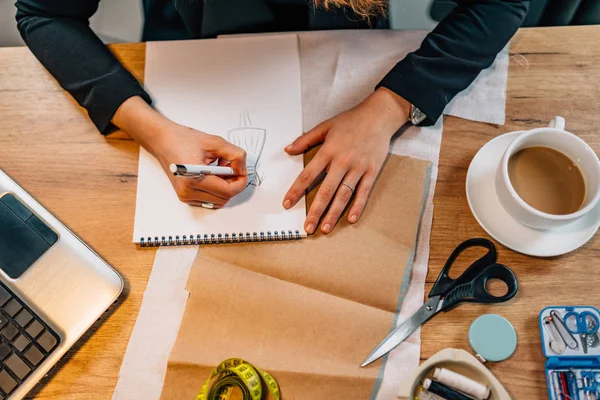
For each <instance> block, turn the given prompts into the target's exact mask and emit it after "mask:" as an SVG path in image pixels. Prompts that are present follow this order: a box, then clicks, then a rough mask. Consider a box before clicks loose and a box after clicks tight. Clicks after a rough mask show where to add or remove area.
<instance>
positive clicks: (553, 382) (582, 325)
mask: <svg viewBox="0 0 600 400" xmlns="http://www.w3.org/2000/svg"><path fill="white" fill-rule="evenodd" d="M539 324H540V335H541V337H542V352H543V353H544V356H545V357H546V358H547V361H546V365H545V371H546V381H547V384H548V396H549V398H550V400H599V399H600V332H599V328H600V311H599V310H598V309H597V308H595V307H592V306H551V307H546V308H544V309H543V310H542V311H541V312H540V316H539Z"/></svg>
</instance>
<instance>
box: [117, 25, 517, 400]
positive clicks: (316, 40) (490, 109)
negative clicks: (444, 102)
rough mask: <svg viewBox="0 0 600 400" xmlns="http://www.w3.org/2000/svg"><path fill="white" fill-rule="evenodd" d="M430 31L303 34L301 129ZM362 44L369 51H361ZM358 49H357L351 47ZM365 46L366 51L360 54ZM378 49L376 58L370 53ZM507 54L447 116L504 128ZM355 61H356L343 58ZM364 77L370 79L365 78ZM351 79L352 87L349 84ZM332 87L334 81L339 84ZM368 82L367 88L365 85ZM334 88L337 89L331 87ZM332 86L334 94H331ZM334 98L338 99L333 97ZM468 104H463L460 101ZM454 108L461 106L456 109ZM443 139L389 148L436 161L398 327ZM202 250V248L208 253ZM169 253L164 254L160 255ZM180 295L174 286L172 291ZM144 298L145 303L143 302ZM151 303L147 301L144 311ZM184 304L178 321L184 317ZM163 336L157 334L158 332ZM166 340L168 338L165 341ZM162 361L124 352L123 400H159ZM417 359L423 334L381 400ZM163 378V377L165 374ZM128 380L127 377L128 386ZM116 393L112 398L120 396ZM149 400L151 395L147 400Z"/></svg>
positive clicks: (425, 135)
mask: <svg viewBox="0 0 600 400" xmlns="http://www.w3.org/2000/svg"><path fill="white" fill-rule="evenodd" d="M426 34H427V32H425V31H378V32H371V31H362V32H360V34H359V33H356V34H355V33H353V32H351V31H343V32H339V33H338V32H332V31H328V32H303V33H300V34H299V35H298V36H299V41H300V62H301V72H302V96H303V101H302V104H303V117H304V118H303V120H304V130H305V131H306V130H308V129H310V128H312V127H314V126H315V125H316V124H318V123H319V122H321V121H322V120H324V119H327V118H330V117H332V116H334V115H335V113H336V110H342V109H344V107H347V106H353V105H356V104H358V102H360V101H361V100H362V98H364V97H365V96H366V95H368V94H369V93H370V92H371V90H372V88H373V87H374V86H375V84H376V83H377V82H378V81H379V80H380V79H381V77H383V75H384V74H385V73H386V72H387V71H386V70H385V68H381V67H380V69H379V71H380V74H381V76H375V74H372V73H370V72H369V70H368V65H370V64H371V63H373V62H378V63H387V65H388V66H389V67H391V66H393V65H394V64H395V62H397V61H398V60H400V59H402V58H403V57H404V56H405V55H406V54H408V53H409V52H410V51H412V50H414V49H416V48H418V46H419V45H420V42H421V40H422V39H423V38H424V37H425V35H426ZM360 35H367V36H365V39H364V40H363V41H360V42H357V40H359V39H360V38H359V36H360ZM364 41H367V42H368V45H367V46H365V45H364ZM352 43H354V45H353V46H352V45H351V44H352ZM359 45H361V46H362V47H359ZM371 48H373V50H372V51H371V50H370V49H371ZM378 49H382V50H381V51H383V53H382V54H377V52H378V51H380V50H378ZM507 50H508V47H507V49H505V50H504V51H502V52H501V53H500V54H499V55H498V57H497V58H496V61H495V63H494V64H493V65H492V66H491V67H490V68H488V69H487V70H485V71H482V73H481V74H480V75H479V77H478V78H477V79H476V80H475V81H474V82H473V83H472V84H471V86H470V87H469V89H467V91H465V92H464V93H465V95H464V96H463V95H462V94H459V95H458V96H457V97H456V98H455V99H454V100H453V102H451V103H450V104H449V105H448V107H447V108H446V110H445V113H446V114H448V115H455V116H458V117H462V118H467V119H473V120H477V121H482V122H489V123H496V124H502V123H504V119H505V106H506V104H505V103H506V84H507V81H508V52H507ZM364 52H368V55H369V56H372V58H368V57H366V56H363V57H358V56H356V53H358V54H359V55H360V54H361V53H364ZM347 54H351V55H352V56H346V55H347ZM355 68H356V70H357V71H359V70H360V71H363V73H362V74H360V75H359V74H353V73H352V71H353V69H355ZM364 71H366V72H364ZM350 78H352V79H353V80H354V81H355V83H353V84H350V85H348V81H349V80H350ZM334 81H335V82H334ZM361 81H366V83H360V82H361ZM334 83H335V84H334ZM334 86H336V88H335V89H334ZM333 90H335V92H336V93H338V94H341V96H342V97H341V98H338V97H335V96H334V95H333V94H330V93H329V92H330V91H333ZM332 93H333V92H332ZM471 96H477V99H478V100H477V101H470V100H468V99H471ZM463 98H464V99H466V100H465V101H461V100H460V99H463ZM453 105H456V107H453ZM441 140H442V119H440V120H439V121H438V123H437V124H436V126H433V127H427V128H420V127H414V126H411V127H409V128H408V129H407V130H406V131H405V132H404V133H403V134H402V135H401V136H400V137H396V138H395V139H394V142H393V144H392V146H391V152H392V153H394V154H401V155H406V156H411V157H415V158H419V159H423V160H428V161H431V162H432V167H431V181H430V190H429V192H428V198H427V200H426V204H425V210H424V212H423V216H422V218H421V224H420V229H419V239H418V243H417V248H416V255H415V259H414V264H413V268H412V277H411V279H410V280H405V281H404V282H403V284H404V285H405V286H406V287H407V291H406V296H405V297H404V300H403V302H402V308H401V310H400V313H399V315H398V317H397V322H396V323H397V324H400V323H401V322H403V321H404V320H405V319H406V318H408V317H409V316H410V315H411V314H412V313H413V312H414V311H416V310H417V309H418V308H419V307H421V306H422V305H423V298H424V284H425V278H426V275H427V264H428V260H429V237H430V232H431V224H432V220H433V197H434V191H435V183H436V178H437V166H438V158H439V152H440V145H441ZM204 249H205V248H203V250H204ZM169 250H170V249H167V248H163V249H159V250H158V253H157V257H158V255H160V254H161V252H165V251H169ZM175 271H178V272H180V273H181V274H182V277H183V278H182V279H183V280H184V281H185V280H186V279H187V277H188V275H187V272H183V271H182V270H181V271H180V270H179V269H175ZM153 282H158V283H160V284H163V285H168V283H163V282H160V281H159V280H158V278H156V276H155V275H154V274H152V275H151V276H150V281H149V284H148V289H147V293H146V296H147V297H148V299H151V298H152V297H153V294H157V293H159V292H158V290H157V285H153V284H152V283H153ZM174 289H175V287H174ZM177 289H179V290H184V287H183V284H182V285H181V286H177ZM146 296H145V299H146ZM148 301H149V300H144V304H143V305H142V307H144V305H145V304H146V303H147V302H148ZM184 307H185V304H182V305H181V309H180V314H181V315H183V308H184ZM153 322H154V320H153V318H152V316H151V315H150V314H149V313H142V312H140V315H139V317H138V320H137V322H136V327H137V326H138V325H143V326H149V324H151V323H153ZM157 335H159V332H157ZM149 340H150V339H149V338H147V337H143V336H140V335H132V337H131V340H130V344H129V346H130V347H131V346H137V345H138V343H139V342H142V341H149ZM163 340H165V341H169V340H170V339H169V337H168V335H165V338H164V339H163ZM160 349H161V350H162V351H163V353H161V354H156V355H153V354H148V355H146V356H144V357H141V356H140V357H139V358H136V359H133V357H132V355H131V353H130V352H129V350H128V352H127V354H126V356H125V360H124V362H123V366H122V368H121V373H120V378H119V383H118V388H119V389H120V390H119V392H120V393H126V394H127V395H126V396H124V397H119V399H131V400H136V399H140V400H142V399H143V400H152V399H158V398H159V396H160V389H161V388H162V385H163V382H162V380H161V381H160V382H157V383H156V385H153V386H152V388H154V387H157V388H158V389H157V390H158V391H157V392H152V391H146V392H145V393H147V395H146V396H140V395H138V393H139V392H138V388H139V387H142V386H144V384H143V383H141V382H143V381H144V379H143V373H142V372H143V371H144V369H143V366H142V365H143V364H144V363H152V365H156V366H157V368H158V369H159V370H162V371H165V370H166V362H167V358H168V356H169V354H170V352H171V348H168V349H166V348H164V346H161V347H160ZM419 357H420V334H419V331H417V332H415V334H413V335H412V336H411V339H410V340H409V341H405V342H404V343H402V345H400V346H399V347H397V348H396V349H395V350H393V351H392V352H390V353H389V354H388V358H387V362H386V365H385V370H384V372H383V374H382V377H383V379H382V380H381V382H380V388H379V392H378V395H377V397H376V399H377V400H389V399H392V398H395V396H396V394H397V392H398V387H399V385H400V383H401V380H402V377H403V376H405V375H406V374H407V373H408V372H409V371H411V370H412V369H413V368H416V367H417V366H418V365H419ZM163 376H164V374H163ZM124 377H127V379H125V382H123V381H124ZM116 394H117V393H115V397H114V398H117V397H116ZM150 394H151V396H150Z"/></svg>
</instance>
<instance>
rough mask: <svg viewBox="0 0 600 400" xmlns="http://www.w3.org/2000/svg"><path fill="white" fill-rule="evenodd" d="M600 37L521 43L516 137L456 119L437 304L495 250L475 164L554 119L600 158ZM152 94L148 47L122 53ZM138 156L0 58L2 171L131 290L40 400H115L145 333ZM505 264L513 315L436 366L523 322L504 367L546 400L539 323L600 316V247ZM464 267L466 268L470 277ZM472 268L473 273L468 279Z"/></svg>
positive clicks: (430, 342) (450, 336)
mask: <svg viewBox="0 0 600 400" xmlns="http://www.w3.org/2000/svg"><path fill="white" fill-rule="evenodd" d="M599 42H600V26H598V27H566V28H535V29H522V30H520V31H519V32H518V33H517V35H516V36H515V37H514V39H513V40H512V45H511V62H510V69H509V83H508V89H507V92H508V100H507V120H506V125H504V126H497V125H492V124H484V123H477V122H472V121H465V120H463V119H459V118H454V117H445V121H444V140H443V142H442V150H441V156H440V168H439V176H438V184H437V188H436V193H435V214H434V221H433V231H432V236H431V256H430V269H429V275H428V280H427V282H428V283H427V287H426V291H428V290H429V288H430V287H431V285H432V284H433V282H434V280H435V278H436V277H437V275H438V274H439V271H440V268H441V266H442V265H443V263H444V261H445V260H446V258H447V257H448V255H449V253H450V252H451V250H452V249H453V248H454V247H455V246H456V245H457V244H458V243H459V242H460V241H462V240H463V239H467V238H470V237H476V236H487V235H486V234H485V232H484V231H483V230H482V229H481V228H480V227H479V225H477V223H476V222H475V219H474V218H473V216H472V215H471V213H470V211H469V208H468V205H467V200H466V198H465V178H466V173H467V168H468V165H469V162H470V160H471V158H472V157H473V156H474V155H475V153H476V152H477V150H478V149H479V148H480V147H481V146H482V145H483V144H484V143H485V142H487V141H488V140H490V139H491V138H493V137H495V136H497V135H500V134H503V133H505V132H509V131H513V130H519V129H529V128H534V127H540V126H545V125H546V124H547V123H548V121H549V120H550V119H551V118H552V117H553V116H554V115H561V116H563V117H565V118H566V120H567V129H569V130H570V131H572V132H573V133H576V134H577V135H579V136H580V137H581V138H583V139H584V140H585V141H587V142H588V143H589V144H590V145H592V147H593V148H594V149H595V150H596V151H597V152H598V150H600V135H598V133H597V131H598V127H600V83H599V82H600V51H599V50H598V43H599ZM112 49H113V50H114V51H115V52H116V54H117V55H118V56H119V58H120V59H121V60H122V61H123V62H124V63H125V65H126V66H127V67H128V68H129V69H130V70H131V71H132V72H133V73H134V74H135V76H136V77H137V78H139V79H140V80H143V72H144V54H145V52H144V50H145V46H144V44H121V45H116V46H114V47H112ZM137 160H138V146H137V144H136V143H134V142H133V141H131V140H129V139H128V138H127V137H126V136H125V135H123V134H117V135H113V136H111V137H109V138H104V137H102V136H101V135H99V134H98V132H97V131H96V129H95V128H94V127H93V125H92V124H91V123H90V121H89V120H88V118H87V116H86V115H85V114H84V113H83V112H81V110H80V109H79V108H78V106H77V105H76V104H75V103H74V101H73V100H72V99H71V98H70V97H69V96H68V95H67V94H66V93H65V92H63V91H62V90H61V89H60V87H59V86H58V85H57V84H56V82H55V81H54V80H53V79H52V78H51V77H50V76H49V75H48V74H47V73H46V72H45V70H44V69H43V68H42V67H41V66H40V65H39V63H38V62H37V61H36V60H35V59H34V57H33V56H32V55H31V53H30V52H29V51H28V50H27V49H25V48H6V49H0V168H2V169H3V170H4V171H5V172H6V173H8V174H9V175H10V176H12V177H13V179H15V180H16V181H17V182H18V183H20V184H21V185H22V186H23V187H24V188H25V190H27V191H29V192H30V193H31V194H32V195H33V196H34V197H36V198H37V199H38V200H39V201H40V202H41V203H42V204H43V205H44V206H46V207H47V208H48V209H49V210H50V211H51V212H52V213H54V214H55V215H56V216H57V217H58V218H60V219H61V220H62V221H63V222H64V223H65V224H66V225H67V226H69V227H70V228H71V229H72V230H73V231H74V232H75V233H76V234H77V235H79V236H80V237H81V238H82V239H83V240H84V241H86V242H87V243H89V244H90V245H91V246H92V247H93V248H94V249H95V250H96V251H97V252H98V253H99V254H100V255H101V256H102V257H104V258H105V259H106V260H107V261H108V262H109V263H110V264H112V265H113V266H115V267H116V269H117V270H118V271H119V272H120V273H121V274H122V275H123V276H124V277H125V279H126V282H127V283H126V295H127V297H126V299H125V300H124V302H123V304H122V305H121V306H120V307H119V308H118V309H117V310H116V312H114V313H113V314H112V315H111V316H110V317H109V319H108V320H107V321H106V322H105V323H104V324H103V325H102V326H100V327H99V328H98V329H97V330H96V332H95V333H94V334H93V336H91V337H89V338H88V340H87V341H86V342H85V343H84V344H83V345H82V346H80V347H79V349H78V350H77V351H76V352H73V353H71V354H69V361H68V362H67V363H65V364H64V365H63V366H62V368H61V369H60V370H59V371H58V372H57V373H56V374H55V375H54V376H53V377H52V379H51V381H50V382H49V383H48V384H47V385H46V386H45V387H44V388H43V389H42V390H41V391H40V392H39V393H38V396H39V398H52V399H61V400H66V399H77V400H81V399H94V400H97V399H110V398H111V396H112V393H113V390H114V387H115V384H116V382H117V375H118V372H119V368H120V366H121V361H122V359H123V354H124V352H125V349H126V347H127V343H128V340H129V336H130V334H131V331H132V329H133V325H134V323H135V320H136V317H137V313H138V310H139V308H140V304H141V301H142V295H143V293H144V290H145V288H146V283H147V280H148V276H149V274H150V270H151V267H152V262H153V258H154V250H151V249H148V250H146V249H137V248H136V246H134V245H133V243H132V242H131V235H132V232H133V214H134V207H135V192H136V177H137V175H136V174H137ZM499 257H500V260H501V262H503V263H505V264H507V265H509V266H511V267H512V268H513V269H514V270H515V272H516V274H517V275H518V277H519V280H520V292H519V294H518V295H517V298H516V299H515V300H514V301H511V302H509V303H508V304H505V305H500V306H493V307H486V306H469V307H459V308H457V309H456V310H454V311H453V312H452V313H448V314H443V315H441V316H439V317H438V318H435V319H434V320H432V321H431V322H430V323H428V324H427V325H426V326H425V327H424V328H423V331H422V351H421V356H422V358H423V359H426V358H428V357H429V356H431V355H432V354H434V353H435V352H437V351H439V350H441V349H444V348H447V347H456V348H465V349H467V348H468V343H467V338H466V333H467V329H468V327H469V325H470V323H471V322H472V321H473V320H474V319H475V318H476V317H477V316H478V315H479V314H481V313H486V312H495V313H499V314H501V315H504V316H505V317H507V318H508V319H509V320H511V321H512V323H513V324H514V326H515V328H516V329H517V332H518V335H519V346H518V349H517V352H516V353H515V355H514V356H513V357H512V358H511V359H510V360H508V361H505V362H502V363H499V364H497V365H491V368H492V370H493V372H494V373H496V374H497V376H498V378H499V379H500V380H501V381H502V382H503V383H504V385H505V386H506V387H507V388H508V389H509V390H510V392H511V393H512V394H513V396H514V398H515V399H539V398H545V397H546V388H545V379H544V374H543V370H544V361H545V360H544V357H543V356H542V353H541V345H540V338H539V331H538V322H537V317H538V313H539V311H540V310H541V309H542V308H543V307H544V306H546V305H552V304H591V305H596V306H600V290H599V287H600V272H599V271H600V270H597V269H596V268H598V267H599V266H597V265H595V264H597V260H598V259H600V237H599V236H596V237H595V238H594V239H592V240H591V241H590V242H589V243H588V244H587V245H586V246H584V247H583V248H581V249H579V250H578V251H576V252H574V253H572V254H569V255H566V256H563V257H557V258H551V259H537V258H530V257H525V256H523V255H519V254H516V253H514V252H512V251H510V250H508V249H506V248H504V247H502V246H499ZM457 266H458V265H457ZM459 267H460V266H459Z"/></svg>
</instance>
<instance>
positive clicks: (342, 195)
mask: <svg viewBox="0 0 600 400" xmlns="http://www.w3.org/2000/svg"><path fill="white" fill-rule="evenodd" d="M409 110H410V104H409V103H408V102H407V101H406V100H404V99H403V98H402V97H400V96H398V95H397V94H395V93H394V92H392V91H390V90H388V89H385V88H379V89H377V90H376V91H375V92H374V93H373V94H371V95H370V96H369V97H368V98H367V99H365V100H364V101H363V102H362V103H361V104H359V105H358V106H356V107H354V108H352V109H350V110H348V111H345V112H343V113H341V114H339V115H337V116H335V117H333V118H331V119H329V120H327V121H325V122H322V123H321V124H319V125H317V126H316V127H315V128H314V129H312V130H311V131H309V132H308V133H306V134H304V135H302V136H300V137H299V138H298V139H296V140H295V141H294V143H292V144H291V145H289V146H288V147H286V148H285V151H286V152H288V153H289V154H293V155H296V154H301V153H304V152H305V151H307V150H308V149H309V148H311V147H313V146H316V145H318V144H319V143H322V142H324V143H323V146H321V148H320V149H319V151H318V152H317V154H316V155H315V157H314V158H313V159H312V160H311V162H310V163H309V164H308V165H307V166H306V167H305V168H304V170H303V171H302V172H301V173H300V175H299V176H298V177H297V178H296V180H295V181H294V184H293V185H292V186H291V188H290V189H289V190H288V192H287V194H286V195H285V197H284V200H283V207H284V208H290V207H291V206H292V205H294V204H295V203H296V202H297V201H298V200H299V199H300V198H301V197H302V196H303V195H304V193H305V191H306V190H307V189H308V187H309V186H310V185H311V184H312V183H313V181H314V180H315V179H316V178H317V177H318V176H319V175H320V174H321V173H322V172H323V171H326V172H327V175H326V177H325V179H324V181H323V183H322V184H321V187H320V189H319V191H318V193H317V195H316V197H315V199H314V201H313V203H312V205H311V207H310V210H309V211H308V215H307V216H306V221H305V222H304V230H305V231H306V233H308V234H312V233H314V232H315V229H316V227H317V225H318V224H319V220H320V219H321V217H322V215H323V213H324V212H325V210H326V209H327V207H328V206H329V210H328V211H327V215H325V217H324V218H323V222H322V223H321V231H323V232H324V233H329V232H331V231H332V229H333V227H334V226H335V225H336V223H337V221H338V220H339V218H340V216H341V215H342V213H343V212H344V209H345V208H346V206H347V204H348V202H349V201H350V198H351V197H352V195H353V194H354V192H355V190H356V197H355V199H354V202H353V204H352V207H351V208H350V212H349V214H348V221H349V222H350V223H355V222H357V221H358V219H359V218H360V216H361V214H362V212H363V210H364V208H365V205H366V204H367V200H368V198H369V194H370V193H371V189H372V188H373V185H374V183H375V180H376V179H377V175H378V174H379V171H380V170H381V167H382V166H383V163H384V161H385V159H386V157H387V154H388V150H389V144H390V139H391V138H392V136H393V135H394V134H395V133H396V132H397V131H398V129H399V128H400V127H401V126H402V125H403V124H404V123H405V122H406V121H407V120H408V113H409Z"/></svg>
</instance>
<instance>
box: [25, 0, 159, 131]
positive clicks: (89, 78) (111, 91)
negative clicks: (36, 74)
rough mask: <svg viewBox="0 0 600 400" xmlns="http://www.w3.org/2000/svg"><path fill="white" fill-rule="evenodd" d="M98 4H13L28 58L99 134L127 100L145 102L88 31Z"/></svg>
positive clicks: (39, 0) (42, 0)
mask: <svg viewBox="0 0 600 400" xmlns="http://www.w3.org/2000/svg"><path fill="white" fill-rule="evenodd" d="M98 2H99V0H18V1H17V3H16V6H17V26H18V28H19V31H20V32H21V36H22V37H23V39H24V40H25V43H27V45H28V46H29V48H30V49H31V51H32V52H33V54H34V55H35V56H36V57H37V58H38V60H40V62H41V63H42V64H43V65H44V66H45V67H46V69H48V71H50V73H51V74H52V75H53V76H54V77H55V78H56V80H57V81H58V82H59V83H60V85H61V86H62V87H63V88H64V89H65V90H67V91H68V92H69V93H70V94H71V95H72V96H73V97H74V98H75V100H77V102H78V103H79V105H81V106H82V107H85V109H86V110H87V111H88V113H89V116H90V118H91V120H92V122H93V123H94V124H95V125H96V127H97V128H98V130H99V131H100V132H102V133H103V134H107V133H110V132H111V131H112V130H114V129H115V127H114V126H113V125H112V124H111V123H110V121H111V119H112V117H113V115H114V113H115V112H116V111H117V109H118V108H119V106H120V105H121V104H122V103H123V102H124V101H125V100H126V99H128V98H129V97H132V96H136V95H139V96H141V97H142V98H144V99H145V100H146V101H147V102H148V103H150V97H149V96H148V94H147V93H146V92H145V91H144V89H142V87H141V86H140V84H139V83H138V82H137V80H136V79H135V78H134V77H133V76H132V75H131V74H130V73H129V72H128V71H127V70H126V69H125V68H123V66H122V65H121V64H120V63H119V62H118V61H117V59H116V58H115V57H114V56H113V54H112V53H111V52H110V51H109V50H108V48H107V47H106V46H104V44H103V43H102V41H101V40H100V39H99V38H98V37H97V36H96V35H95V34H94V33H93V32H92V30H91V29H90V27H89V22H88V19H89V18H90V17H91V16H92V15H93V14H94V13H95V12H96V10H97V8H98Z"/></svg>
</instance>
